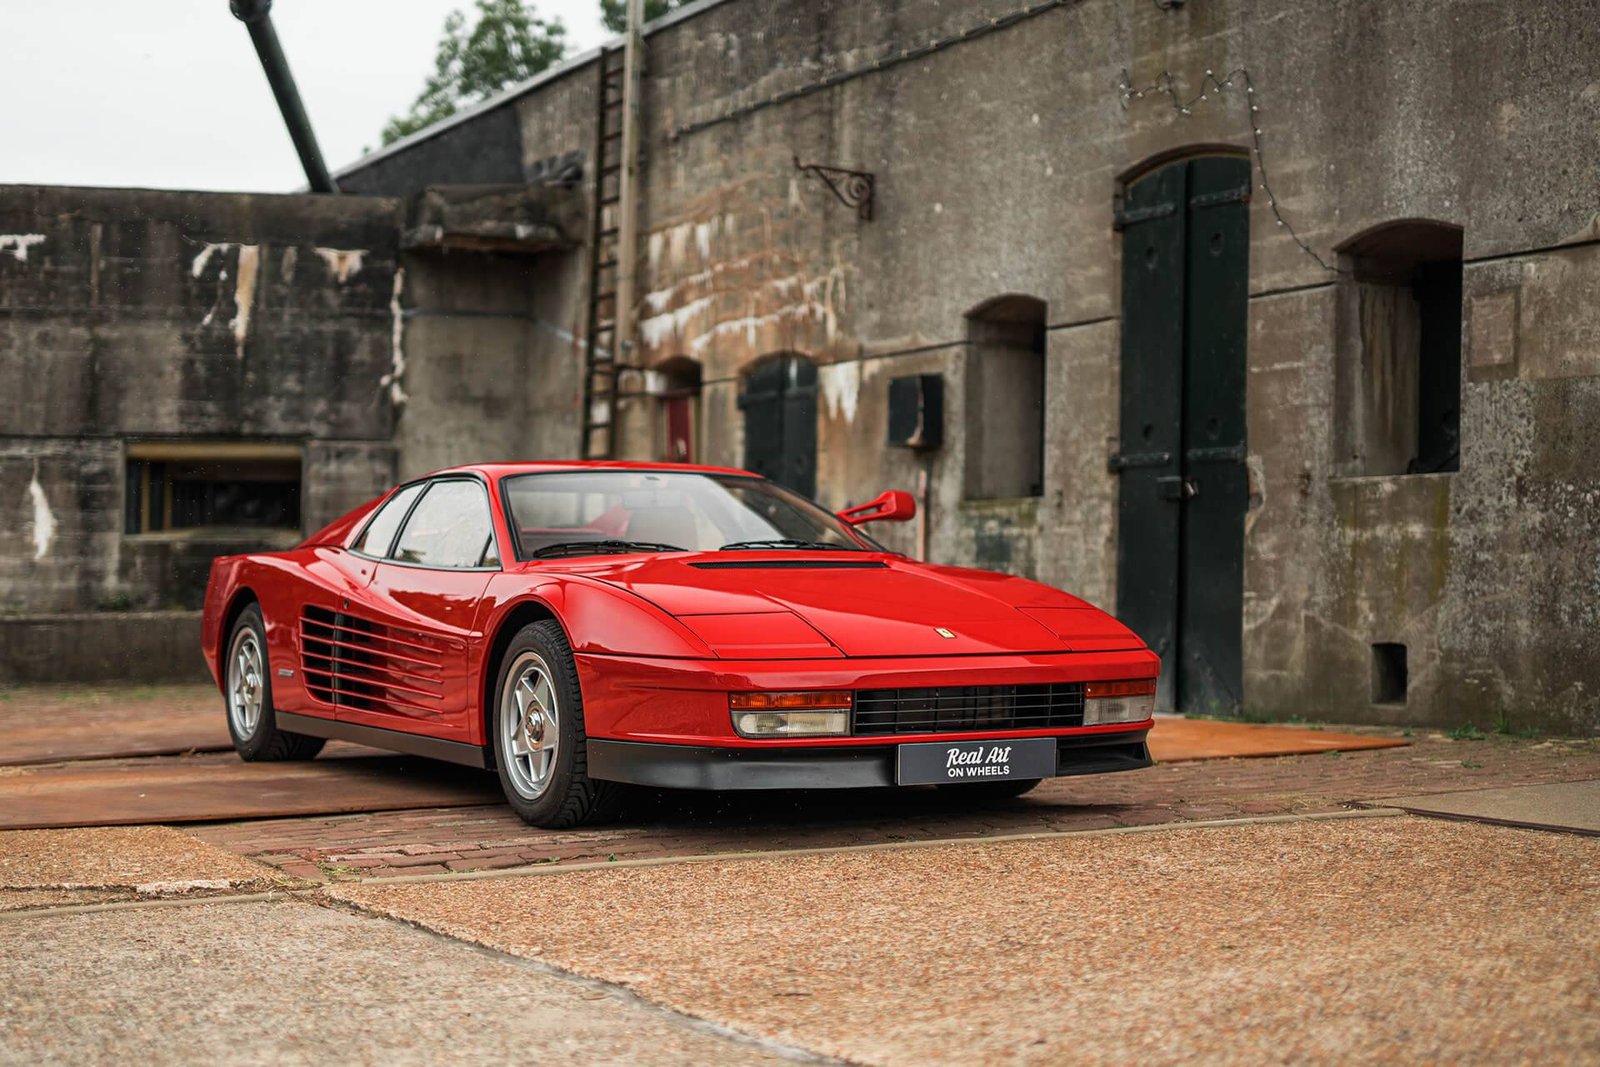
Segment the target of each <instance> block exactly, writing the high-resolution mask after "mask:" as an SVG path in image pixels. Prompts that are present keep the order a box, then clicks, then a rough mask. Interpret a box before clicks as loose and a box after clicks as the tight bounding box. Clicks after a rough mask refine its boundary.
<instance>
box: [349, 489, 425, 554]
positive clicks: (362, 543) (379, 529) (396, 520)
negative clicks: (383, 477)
mask: <svg viewBox="0 0 1600 1067" xmlns="http://www.w3.org/2000/svg"><path fill="white" fill-rule="evenodd" d="M422 488H423V487H422V486H421V485H408V486H406V487H405V488H404V489H402V490H400V491H399V492H398V493H396V494H395V495H394V496H392V497H390V498H389V502H388V503H387V504H385V505H383V507H381V508H379V509H378V514H377V515H375V516H374V517H373V519H372V521H371V522H369V523H367V528H366V529H365V530H364V531H362V534H361V539H360V540H358V541H357V542H356V543H355V551H357V552H365V553H366V554H367V555H369V556H387V555H388V554H389V546H391V545H393V544H394V535H395V531H396V530H398V529H400V523H401V522H402V521H403V520H404V519H405V517H406V512H407V511H408V510H409V509H410V508H411V502H412V501H413V500H415V499H417V495H418V494H419V493H421V492H422Z"/></svg>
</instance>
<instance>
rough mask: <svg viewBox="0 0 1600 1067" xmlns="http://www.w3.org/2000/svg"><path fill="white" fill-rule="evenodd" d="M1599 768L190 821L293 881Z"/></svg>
mask: <svg viewBox="0 0 1600 1067" xmlns="http://www.w3.org/2000/svg"><path fill="white" fill-rule="evenodd" d="M1592 778H1600V740H1575V741H1525V740H1518V739H1512V738H1502V737H1495V736H1491V737H1489V738H1486V739H1483V740H1478V741H1470V740H1451V739H1449V738H1447V737H1445V736H1443V735H1437V734H1435V735H1429V736H1427V737H1422V738H1417V739H1416V740H1415V741H1414V743H1413V744H1412V745H1411V746H1409V747H1406V748H1392V749H1383V750H1379V751H1371V752H1355V753H1345V754H1338V753H1333V754H1326V755H1315V756H1284V757H1277V758H1270V759H1228V760H1205V761H1197V762H1192V763H1173V764H1165V765H1161V766H1157V767H1153V768H1150V769H1148V770H1143V771H1134V772H1130V773H1123V774H1110V775H1094V776H1090V777H1085V778H1060V779H1056V780H1053V781H1050V782H1046V783H1045V784H1044V785H1042V786H1040V787H1039V788H1038V789H1036V790H1035V791H1034V792H1032V793H1030V794H1029V795H1028V796H1026V797H1023V798H1021V799H1019V800H1014V801H1009V802H1005V803H1002V804H996V805H994V806H991V807H987V808H981V809H974V808H973V807H972V806H971V804H970V802H967V801H963V800H962V799H961V798H960V797H959V795H957V794H954V793H943V792H935V791H931V790H907V791H898V790H883V791H865V792H852V793H810V794H797V793H778V794H749V793H746V794H720V795H716V794H694V793H674V794H667V793H644V794H641V796H640V798H639V800H638V802H637V803H635V804H634V806H633V807H632V809H631V810H630V811H629V812H628V813H627V814H626V815H625V817H624V819H623V821H621V822H619V823H616V824H614V825H610V826H602V827H595V828H589V829H583V830H568V831H546V830H536V829H534V828H532V827H530V826H527V825H525V824H523V823H522V822H521V821H520V820H518V819H517V818H516V816H514V815H512V814H511V812H510V810H509V809H507V808H505V807H503V806H500V805H490V806H484V807H465V808H447V809H423V810H412V811H399V812H378V813H372V814H361V815H340V816H328V817H311V818H287V819H269V820H259V821H252V822H236V823H220V824H211V825H204V826H194V827H188V828H187V829H188V831H189V832H190V833H192V834H194V835H195V836H196V837H199V838H201V839H202V840H205V841H208V842H211V843H213V844H217V845H221V846H223V847H225V848H229V849H232V850H234V851H236V852H239V853H242V854H243V855H246V856H250V857H252V858H254V859H257V860H260V861H262V862H265V863H269V864H272V865H273V866H276V867H278V868H279V869H281V870H282V871H284V873H286V874H289V875H291V876H294V877H300V878H308V879H318V880H327V879H333V880H341V879H349V878H366V877H385V876H397V875H410V874H431V873H441V872H444V871H466V870H495V869H502V868H507V867H518V866H522V865H525V864H533V863H574V862H586V861H597V860H607V859H641V858H655V857H670V856H685V855H704V854H707V853H714V852H743V851H753V850H767V849H786V848H818V847H830V846H838V845H861V844H874V843H879V842H885V841H910V840H926V839H936V838H951V837H963V836H996V835H1001V834H1019V833H1035V832H1044V831H1067V830H1091V829H1101V828H1108V827H1115V826H1136V825H1149V824H1155V823H1171V822H1187V821H1193V820H1199V819H1221V818H1238V817H1243V816H1251V815H1273V814H1304V813H1310V812H1324V811H1336V810H1339V809H1341V808H1346V807H1350V806H1352V805H1356V804H1359V803H1361V802H1364V801H1371V800H1375V799H1377V798H1380V797H1390V796H1398V795H1418V794H1424V793H1442V792H1450V791H1454V790H1462V789H1486V788H1490V787H1495V786H1512V785H1538V784H1543V783H1547V782H1563V781H1578V780H1583V779H1592Z"/></svg>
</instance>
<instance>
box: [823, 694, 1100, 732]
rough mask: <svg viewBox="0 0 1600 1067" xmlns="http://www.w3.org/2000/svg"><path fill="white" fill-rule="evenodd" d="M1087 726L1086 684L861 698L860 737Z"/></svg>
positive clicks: (857, 713)
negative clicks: (1084, 706)
mask: <svg viewBox="0 0 1600 1067" xmlns="http://www.w3.org/2000/svg"><path fill="white" fill-rule="evenodd" d="M1082 725H1083V683H1081V682H1049V683H1046V684H1044V685H952V686H941V687H939V688H937V689H863V690H859V691H857V693H856V705H855V725H854V727H853V729H852V731H851V732H852V733H854V734H855V735H857V736H862V735H866V736H880V735H884V734H948V733H960V732H962V731H968V730H1039V729H1054V728H1057V727H1062V726H1082Z"/></svg>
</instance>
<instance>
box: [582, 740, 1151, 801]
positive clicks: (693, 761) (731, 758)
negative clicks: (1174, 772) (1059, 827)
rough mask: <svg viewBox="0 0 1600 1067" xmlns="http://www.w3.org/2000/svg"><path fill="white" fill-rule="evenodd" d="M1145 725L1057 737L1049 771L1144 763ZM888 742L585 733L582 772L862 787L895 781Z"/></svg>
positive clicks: (693, 785) (640, 778)
mask: <svg viewBox="0 0 1600 1067" xmlns="http://www.w3.org/2000/svg"><path fill="white" fill-rule="evenodd" d="M1147 733H1148V731H1145V730H1129V731H1124V732H1117V733H1106V734H1080V735H1078V736H1075V737H1061V738H1057V739H1056V774H1057V776H1061V775H1071V774H1104V773H1107V772H1111V771H1132V770H1138V769H1139V768H1140V767H1148V766H1150V765H1151V764H1152V763H1153V762H1154V761H1152V760H1151V758H1150V748H1149V746H1148V745H1147V744H1146V743H1145V737H1146V735H1147ZM895 747H896V746H895V745H872V746H870V747H854V746H852V747H829V748H820V747H819V748H782V749H777V748H773V749H749V748H712V747H709V746H703V745H661V744H651V743H648V742H643V741H607V740H604V739H601V738H590V739H589V741H588V756H589V774H590V776H591V777H594V778H599V779H602V780H605V781H611V782H629V783H632V784H633V785H646V786H654V787H656V788H660V789H719V790H721V789H728V790H733V789H867V788H872V787H876V786H891V785H894V784H895V781H894V767H895ZM957 788H959V787H957Z"/></svg>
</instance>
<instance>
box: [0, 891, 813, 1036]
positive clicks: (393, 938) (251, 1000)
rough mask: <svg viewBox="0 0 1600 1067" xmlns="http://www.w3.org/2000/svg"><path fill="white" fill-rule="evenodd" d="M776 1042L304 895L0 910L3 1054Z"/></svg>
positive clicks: (607, 987) (0, 1001) (0, 1009)
mask: <svg viewBox="0 0 1600 1067" xmlns="http://www.w3.org/2000/svg"><path fill="white" fill-rule="evenodd" d="M785 1052H786V1050H783V1049H780V1048H777V1047H775V1046H773V1045H771V1044H770V1043H764V1042H758V1041H753V1040H750V1039H748V1038H744V1037H740V1036H738V1035H733V1034H729V1033H726V1032H719V1031H718V1030H716V1029H714V1028H712V1027H709V1026H707V1025H705V1024H704V1023H700V1022H697V1021H695V1020H692V1019H689V1018H687V1017H685V1016H683V1015H680V1014H677V1013H675V1012H671V1011H667V1010H664V1009H662V1008H659V1007H655V1006H653V1005H650V1004H647V1003H645V1002H643V1001H641V1000H639V999H638V998H636V997H633V996H631V995H629V994H628V993H626V992H625V991H623V990H622V989H620V988H618V987H616V986H606V985H601V984H599V983H595V982H590V981H584V980H583V979H580V978H576V977H573V976H572V975H567V974H560V973H557V972H555V971H552V970H551V969H549V968H547V967H542V966H540V965H538V964H530V963H526V962H523V961H521V960H518V959H515V958H512V957H508V956H505V955H501V954H498V953H489V952H484V951H482V950H480V949H477V948H474V947H472V946H470V945H466V944H463V943H461V942H460V941H451V940H447V939H445V938H441V937H438V936H436V935H434V934H430V933H427V932H425V931H422V930H418V929H414V928H413V927H410V926H407V925H404V924H401V923H396V922H388V921H384V920H379V919H373V918H368V917H363V916H359V915H352V914H347V913H345V912H342V911H337V910H334V909H332V908H328V907H314V906H312V905H310V904H306V903H299V902H294V901H283V902H277V903H264V902H254V901H252V902H238V901H234V902H226V903H210V904H201V905H186V906H182V907H149V906H146V907H143V908H129V909H122V910H115V911H107V912H100V913H77V914H54V915H30V916H23V917H12V918H10V919H4V920H0V1063H16V1064H39V1063H62V1064H80V1063H151V1064H169V1063H170V1064H180V1063H229V1064H236V1063H240V1064H256V1063H260V1064H267V1063H270V1064H327V1063H361V1064H367V1063H370V1064H384V1065H386V1067H387V1065H391V1064H425V1065H431V1064H437V1063H521V1062H538V1061H547V1062H569V1063H615V1064H635V1063H651V1064H658V1063H659V1064H685V1065H694V1064H747V1063H748V1064H762V1063H779V1062H784V1061H785V1060H790V1061H791V1062H792V1058H793V1057H792V1056H791V1055H786V1054H785ZM801 1058H804V1059H811V1058H812V1057H809V1056H804V1057H801Z"/></svg>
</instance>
